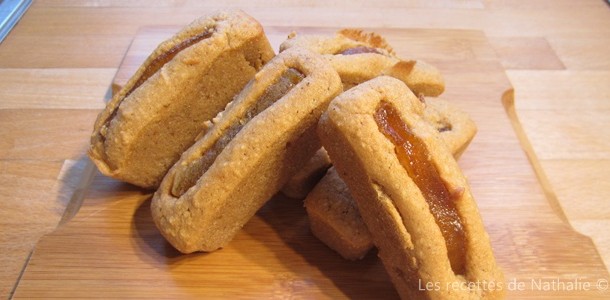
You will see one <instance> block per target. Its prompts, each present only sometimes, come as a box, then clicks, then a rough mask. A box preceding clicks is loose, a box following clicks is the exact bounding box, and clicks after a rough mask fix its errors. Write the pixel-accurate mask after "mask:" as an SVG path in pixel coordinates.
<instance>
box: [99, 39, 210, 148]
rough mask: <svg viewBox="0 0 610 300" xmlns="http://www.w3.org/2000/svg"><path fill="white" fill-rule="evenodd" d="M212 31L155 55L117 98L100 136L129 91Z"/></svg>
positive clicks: (105, 131) (103, 136) (104, 135)
mask: <svg viewBox="0 0 610 300" xmlns="http://www.w3.org/2000/svg"><path fill="white" fill-rule="evenodd" d="M213 33H214V29H213V28H212V29H208V30H206V31H204V32H201V33H199V34H197V35H195V36H192V37H190V38H188V39H186V40H184V41H182V42H180V43H178V44H176V45H175V46H173V47H172V48H171V49H169V50H167V51H166V52H164V53H162V54H160V55H159V56H157V57H155V59H153V60H152V61H151V62H150V63H149V64H148V65H147V66H146V68H145V69H144V72H143V73H142V74H141V75H140V77H139V78H138V80H136V83H135V84H134V85H133V86H132V87H131V89H129V91H128V92H127V93H125V96H123V98H122V99H121V100H119V103H118V104H117V106H116V107H115V108H114V110H113V111H112V113H111V114H110V115H109V116H108V118H107V119H106V122H105V123H104V125H103V126H102V130H100V135H101V136H102V138H105V137H106V133H107V130H108V125H109V124H110V121H112V119H114V117H115V116H116V114H117V112H118V111H119V107H120V106H121V103H122V102H123V100H125V98H127V97H128V96H129V95H130V94H131V93H133V91H135V90H136V89H137V88H138V87H140V86H141V85H142V84H143V83H144V82H146V80H148V79H149V78H150V77H151V76H153V75H154V74H155V73H157V72H158V71H159V70H160V69H161V68H162V67H163V66H164V65H165V64H167V63H168V62H169V61H171V60H172V59H173V58H174V57H175V56H176V55H178V53H180V51H182V50H184V49H186V48H188V47H190V46H192V45H194V44H196V43H198V42H200V41H202V40H205V39H207V38H209V37H211V36H212V34H213Z"/></svg>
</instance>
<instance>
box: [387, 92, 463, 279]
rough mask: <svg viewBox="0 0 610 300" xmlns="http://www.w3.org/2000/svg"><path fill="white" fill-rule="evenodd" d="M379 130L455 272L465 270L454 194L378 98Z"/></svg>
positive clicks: (419, 144)
mask: <svg viewBox="0 0 610 300" xmlns="http://www.w3.org/2000/svg"><path fill="white" fill-rule="evenodd" d="M375 121H376V123H377V126H378V127H379V131H380V132H381V133H383V135H384V136H385V137H386V138H387V139H389V140H390V141H391V142H392V144H394V146H395V148H394V151H395V152H396V156H397V158H398V160H399V161H400V164H401V165H402V166H403V167H404V168H405V170H406V171H407V173H408V174H409V177H411V179H412V180H413V182H414V183H415V184H416V185H417V187H418V188H419V190H420V191H421V193H422V194H423V196H424V198H425V200H426V202H427V203H428V207H429V208H430V213H432V215H433V216H434V219H435V221H436V224H437V225H438V227H439V228H440V230H441V233H442V235H443V238H444V239H445V244H446V245H447V254H448V256H449V262H450V263H451V268H452V269H453V272H454V273H455V274H462V275H463V274H465V264H466V237H465V234H464V229H463V225H462V221H461V219H460V216H459V215H458V213H457V210H456V207H455V202H454V196H453V195H452V194H451V193H450V192H449V190H448V189H447V187H446V186H445V184H444V182H443V180H442V178H441V176H440V174H439V173H438V170H437V169H436V167H435V166H434V164H433V163H432V162H431V161H430V157H431V154H430V152H429V151H428V148H427V147H426V145H425V144H424V142H423V141H422V140H421V139H420V138H419V137H418V136H417V135H415V134H414V133H413V131H412V130H411V129H410V128H409V127H408V126H407V124H406V123H405V122H404V121H403V120H402V119H401V117H400V114H399V113H398V111H397V110H396V109H395V108H394V106H393V105H391V104H390V103H388V102H385V101H384V102H381V103H380V105H379V107H378V108H377V110H376V112H375Z"/></svg>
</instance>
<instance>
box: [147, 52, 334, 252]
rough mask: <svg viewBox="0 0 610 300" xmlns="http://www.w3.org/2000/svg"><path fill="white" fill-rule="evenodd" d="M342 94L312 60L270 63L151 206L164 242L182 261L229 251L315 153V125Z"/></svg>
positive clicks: (284, 57) (293, 56)
mask: <svg viewBox="0 0 610 300" xmlns="http://www.w3.org/2000/svg"><path fill="white" fill-rule="evenodd" d="M340 92H341V80H340V78H339V76H338V75H337V73H336V72H335V70H334V69H333V68H332V67H331V66H330V65H328V63H326V61H324V59H323V58H322V57H321V56H319V55H318V54H316V53H313V52H311V51H309V50H306V49H300V48H295V49H291V50H289V51H285V52H283V53H281V54H279V55H278V56H276V57H275V58H274V59H272V60H271V61H270V62H269V63H268V64H267V65H265V66H264V67H263V69H262V70H261V71H260V72H258V73H257V74H256V76H255V77H254V79H253V80H252V81H250V83H248V85H247V86H246V87H245V88H244V90H243V91H242V92H241V93H240V94H239V95H238V96H237V97H236V98H235V100H234V101H233V102H231V103H230V104H229V105H228V106H227V108H226V110H225V111H224V112H222V113H221V114H220V115H219V116H218V117H217V118H215V119H214V120H213V126H211V127H210V129H209V130H208V132H207V133H206V134H205V136H203V137H202V138H201V139H200V140H198V141H197V142H196V143H195V144H194V145H193V146H192V147H191V148H189V149H188V150H187V151H186V152H185V153H184V154H183V155H182V157H181V158H180V160H179V161H178V162H177V163H176V164H175V165H174V166H173V167H172V168H171V169H170V171H169V172H168V173H167V175H166V176H165V178H164V179H163V182H162V183H161V186H160V187H159V189H158V190H157V192H156V193H155V195H154V197H153V200H152V205H151V209H152V215H153V219H154V221H155V224H156V225H157V227H158V228H159V230H160V231H161V233H162V234H163V236H164V237H165V238H166V239H167V240H168V241H169V242H170V243H171V244H172V245H173V246H174V247H176V249H178V250H179V251H181V252H183V253H190V252H194V251H214V250H216V249H218V248H220V247H223V246H224V245H226V244H227V243H228V242H229V241H230V240H231V239H232V238H233V236H234V235H235V234H236V233H237V232H238V231H239V230H240V229H241V228H242V226H243V225H244V224H246V222H248V220H249V219H250V218H251V217H252V216H253V215H254V214H255V213H256V211H257V210H258V209H259V208H260V207H261V206H262V205H263V204H264V203H265V202H266V201H267V200H268V199H269V198H271V196H273V195H274V194H275V193H277V192H278V191H279V189H280V188H281V187H282V185H283V184H284V183H285V182H286V181H287V180H288V179H289V178H290V177H291V176H292V175H294V174H295V173H296V172H297V171H298V170H299V169H300V168H301V167H303V166H304V165H305V163H306V162H307V161H308V160H309V159H310V158H311V157H312V156H313V154H314V153H315V152H316V151H317V150H318V149H319V148H320V143H319V141H318V138H317V135H316V131H315V128H316V124H317V121H318V119H319V117H320V115H321V114H322V112H323V111H324V110H325V109H326V107H327V106H328V103H329V102H330V101H331V100H332V99H333V98H334V97H335V96H336V95H338V94H339V93H340Z"/></svg>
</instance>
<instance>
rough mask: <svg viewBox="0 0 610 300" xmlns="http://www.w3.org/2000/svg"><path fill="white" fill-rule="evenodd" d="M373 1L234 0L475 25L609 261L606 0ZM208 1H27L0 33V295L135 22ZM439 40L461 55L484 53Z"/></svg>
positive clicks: (193, 11)
mask: <svg viewBox="0 0 610 300" xmlns="http://www.w3.org/2000/svg"><path fill="white" fill-rule="evenodd" d="M384 3H385V4H384V5H381V4H379V3H375V4H373V3H366V2H364V1H363V2H362V3H355V2H353V1H349V2H348V1H346V2H345V3H342V2H331V3H327V2H322V1H320V2H319V3H317V4H316V3H313V4H312V3H309V2H307V3H306V2H299V1H294V2H293V3H290V4H281V5H279V4H278V5H276V6H273V7H271V6H268V5H267V4H266V2H262V1H243V3H236V4H234V5H235V6H237V7H240V8H242V9H244V10H246V11H247V12H248V13H250V14H251V15H253V16H254V17H255V18H257V19H258V20H259V21H260V22H261V23H262V24H264V25H265V27H267V26H269V27H274V26H283V27H295V28H297V27H311V26H317V27H347V26H349V27H369V28H370V27H373V28H398V29H400V28H429V29H441V30H448V29H468V30H475V31H482V32H483V33H484V34H485V35H486V38H487V39H488V41H489V43H490V45H491V47H492V48H493V50H495V53H493V55H495V57H497V59H499V60H500V61H501V64H502V66H503V68H504V69H505V70H506V75H507V76H508V78H509V79H510V81H511V83H512V86H513V87H514V89H515V94H516V97H515V98H516V111H517V114H518V116H519V119H520V121H521V124H522V127H523V129H524V132H523V134H524V135H523V136H524V137H527V138H529V141H530V142H531V148H528V147H527V144H526V146H525V148H524V150H525V151H526V152H527V153H529V157H530V159H531V162H532V165H533V166H534V168H535V170H536V171H537V174H538V175H539V177H538V179H539V181H540V185H541V187H542V188H543V190H544V192H545V193H546V196H547V198H548V199H549V201H550V203H556V204H557V205H556V207H555V209H556V213H557V214H558V215H559V216H560V217H562V216H565V218H566V219H567V221H568V222H569V224H571V226H572V227H573V228H574V229H575V230H577V231H579V232H581V233H583V234H585V235H588V236H590V237H591V238H592V239H593V241H594V243H595V245H596V246H597V250H598V251H599V253H600V255H601V257H602V258H603V259H604V261H605V262H606V264H608V262H610V250H609V249H610V235H609V234H608V233H607V230H606V228H608V227H609V226H610V205H609V204H608V202H607V201H605V197H604V196H606V195H609V194H610V193H609V192H610V185H609V184H608V183H607V180H605V178H607V177H609V176H610V133H609V131H606V130H605V126H607V125H608V124H610V117H608V116H609V114H608V110H609V108H610V104H608V103H610V102H606V101H605V100H608V99H610V87H609V85H608V82H610V53H609V52H608V51H607V49H608V47H609V46H610V26H609V25H610V8H609V7H608V5H607V4H606V2H604V1H601V0H599V1H593V0H592V1H578V2H576V1H568V0H561V1H551V0H549V1H535V2H532V1H486V0H467V1H448V0H434V1H408V2H405V1H392V0H387V1H384ZM219 8H223V7H222V6H220V5H219V4H216V3H206V2H196V3H190V2H189V3H187V2H182V1H179V2H176V1H158V2H155V3H154V4H151V3H149V2H148V1H131V2H125V3H123V2H122V1H106V2H100V1H81V2H76V1H67V0H66V1H53V2H44V1H39V2H36V3H34V4H33V5H32V7H31V8H30V10H29V11H28V12H27V13H26V14H25V16H24V18H23V19H22V20H21V22H20V23H19V24H18V25H17V26H16V27H15V29H14V30H13V32H12V33H11V34H10V35H9V36H8V37H7V39H6V40H5V41H4V42H3V43H2V44H1V45H0V109H1V110H0V203H1V204H0V205H1V207H2V208H1V209H0V218H1V220H0V251H1V253H2V254H3V255H2V257H1V258H0V266H2V267H1V268H0V296H8V295H10V294H11V292H12V290H13V287H14V285H15V283H16V282H17V280H18V278H19V275H20V272H21V270H22V269H23V267H24V266H25V265H26V264H27V261H28V257H29V254H30V252H31V250H32V249H33V247H34V245H35V244H36V242H37V240H38V239H39V238H40V237H41V236H43V235H45V234H47V233H50V232H52V231H54V230H55V228H56V227H57V225H58V224H59V223H60V221H61V220H62V217H63V220H68V219H69V216H71V215H72V214H73V211H71V210H70V209H68V211H66V206H67V205H68V204H69V203H71V200H72V199H74V198H79V195H80V194H79V193H81V192H83V191H80V190H78V187H79V185H80V184H82V182H83V180H82V179H83V178H81V174H84V173H86V170H84V169H85V168H87V163H86V160H85V158H84V157H85V156H84V154H85V150H86V147H87V141H88V136H89V134H90V131H91V124H92V122H93V120H94V118H95V116H96V114H97V112H98V111H99V109H101V108H103V106H104V103H103V99H104V97H105V96H106V95H107V94H108V93H109V86H110V83H111V82H112V80H113V77H114V75H115V73H116V71H117V68H118V66H119V65H120V62H121V60H122V58H123V56H124V54H125V52H126V51H127V49H128V47H129V45H130V43H131V41H132V39H133V37H134V36H135V35H136V33H137V32H138V29H139V28H141V27H143V26H150V25H156V26H158V25H184V24H186V23H188V22H190V21H191V20H193V19H195V18H196V17H198V16H200V15H202V14H205V13H207V12H209V11H211V10H216V9H219ZM439 45H440V47H450V48H449V50H452V49H455V51H456V52H455V53H456V55H463V56H465V57H468V56H469V55H471V56H477V55H488V54H487V53H484V54H481V53H465V52H460V49H463V47H460V45H443V44H442V43H439ZM451 47H454V48H451ZM445 50H447V49H445ZM517 133H518V134H520V133H521V132H519V131H518V132H517ZM68 208H72V207H71V206H68ZM566 251H569V249H567V250H566ZM574 272H577V270H574Z"/></svg>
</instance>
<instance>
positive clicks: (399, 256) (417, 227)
mask: <svg viewBox="0 0 610 300" xmlns="http://www.w3.org/2000/svg"><path fill="white" fill-rule="evenodd" d="M423 110H424V107H423V104H422V103H421V101H419V99H417V97H416V96H415V95H413V93H411V91H410V90H409V89H408V88H407V87H406V86H405V85H404V84H403V83H402V82H401V81H398V80H396V79H394V78H391V77H379V78H375V79H373V80H371V81H369V82H366V83H363V84H361V85H359V86H357V87H355V88H353V89H351V90H349V91H347V92H345V93H343V94H341V95H340V96H338V97H337V98H335V99H334V100H333V102H332V103H331V104H330V106H329V108H328V110H327V111H326V112H325V113H324V114H323V116H322V118H321V119H320V123H319V126H318V135H319V136H320V139H321V141H322V145H323V146H324V148H325V149H326V150H327V151H328V154H329V156H330V157H331V160H332V161H333V165H334V166H335V168H337V171H338V174H339V176H340V177H341V178H342V179H343V180H344V181H345V182H346V184H347V185H348V186H349V189H350V191H351V194H352V196H353V197H354V198H355V200H356V202H357V204H358V208H359V211H360V213H361V215H362V219H363V220H364V222H365V224H366V225H367V227H368V228H369V230H370V232H371V235H372V237H373V241H374V244H375V245H376V246H377V248H378V250H379V257H380V258H381V260H382V262H383V264H384V266H385V268H386V271H387V272H388V274H389V276H390V278H391V280H392V282H393V283H394V285H395V287H396V289H397V290H398V292H399V294H400V296H401V297H402V298H405V299H406V298H409V299H413V298H431V299H471V298H497V297H500V296H502V294H503V290H502V287H504V286H505V284H504V282H503V281H504V278H503V275H502V273H501V271H500V270H499V268H498V266H497V265H496V262H495V258H494V255H493V252H492V249H491V245H490V241H489V237H488V235H487V233H486V232H485V228H484V227H483V222H482V221H481V218H480V215H479V213H478V208H477V205H476V203H475V201H474V199H473V197H472V194H471V192H470V187H469V185H468V182H467V181H466V178H465V177H464V175H463V174H462V172H461V170H460V168H459V166H458V164H457V162H456V161H455V159H454V158H453V157H452V155H451V152H450V151H449V148H447V146H446V145H445V144H444V143H443V141H442V139H441V137H440V134H439V133H438V130H437V129H435V128H434V127H432V126H431V125H430V123H428V122H427V121H425V120H424V119H423V117H422V114H423ZM482 282H485V283H492V285H489V284H481V283H482ZM427 283H433V284H434V285H437V284H438V286H439V287H440V288H438V289H425V288H424V289H422V288H421V286H422V284H424V285H425V284H427ZM456 287H457V288H456Z"/></svg>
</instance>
